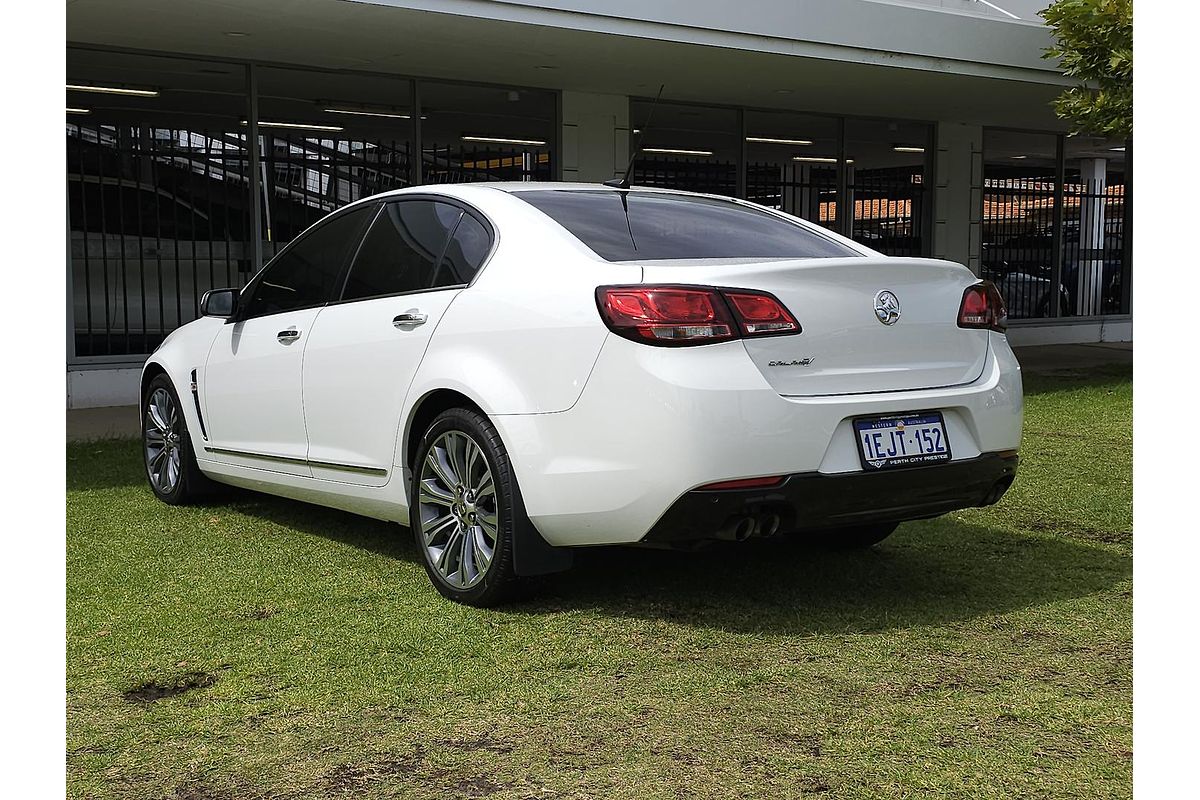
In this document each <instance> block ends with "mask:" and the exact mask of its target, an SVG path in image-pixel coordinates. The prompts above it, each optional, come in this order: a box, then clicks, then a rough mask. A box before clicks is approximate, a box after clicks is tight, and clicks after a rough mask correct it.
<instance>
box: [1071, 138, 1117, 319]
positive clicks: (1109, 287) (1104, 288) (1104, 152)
mask: <svg viewBox="0 0 1200 800" xmlns="http://www.w3.org/2000/svg"><path fill="white" fill-rule="evenodd" d="M1063 149H1064V151H1065V152H1064V156H1065V172H1064V180H1063V232H1062V247H1063V264H1062V284H1063V288H1064V290H1065V292H1066V307H1067V308H1066V311H1067V313H1068V314H1072V315H1081V316H1096V315H1099V314H1121V313H1127V312H1128V308H1127V307H1126V306H1125V305H1124V301H1123V291H1122V289H1123V287H1122V283H1123V282H1124V281H1125V278H1126V274H1127V273H1126V268H1125V255H1126V249H1125V220H1126V217H1125V143H1124V142H1123V141H1121V140H1119V139H1108V138H1105V137H1102V136H1087V135H1079V136H1068V137H1067V138H1066V140H1065V142H1064V145H1063Z"/></svg>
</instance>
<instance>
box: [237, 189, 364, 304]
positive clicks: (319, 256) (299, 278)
mask: <svg viewBox="0 0 1200 800" xmlns="http://www.w3.org/2000/svg"><path fill="white" fill-rule="evenodd" d="M373 213H375V206H373V205H368V206H360V207H359V208H356V209H354V210H352V211H347V212H345V213H342V214H336V215H334V216H332V217H329V218H328V219H326V220H323V221H322V222H321V223H320V224H318V225H317V226H316V227H315V228H313V229H312V230H311V231H309V232H308V233H307V234H305V235H304V238H302V239H300V240H298V241H296V242H295V243H293V244H292V245H291V246H289V247H288V248H287V249H286V250H284V251H283V252H282V253H280V254H279V256H278V257H276V258H275V259H273V260H272V261H271V263H270V264H268V265H267V266H266V268H265V269H264V270H263V272H262V274H261V275H260V276H259V278H258V282H257V284H256V285H255V287H254V289H253V290H252V294H251V296H250V302H249V305H248V306H247V308H246V317H247V318H249V317H263V316H266V315H268V314H278V313H280V312H283V311H293V310H295V309H298V308H311V307H312V306H318V305H321V304H322V303H325V302H328V300H329V299H330V294H331V293H332V292H333V284H334V282H335V281H336V280H337V277H338V275H339V274H340V273H341V271H342V267H343V266H344V265H345V263H346V259H347V258H348V257H349V255H350V251H351V248H352V247H353V246H354V245H356V244H358V241H359V237H360V236H361V235H362V229H363V226H364V225H366V224H367V220H368V219H369V218H370V217H371V215H372V214H373Z"/></svg>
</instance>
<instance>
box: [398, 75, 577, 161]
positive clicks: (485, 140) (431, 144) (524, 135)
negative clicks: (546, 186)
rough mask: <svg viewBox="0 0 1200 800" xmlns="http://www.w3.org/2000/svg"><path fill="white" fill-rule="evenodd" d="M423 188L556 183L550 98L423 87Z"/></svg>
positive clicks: (490, 89) (433, 84) (432, 84)
mask: <svg viewBox="0 0 1200 800" xmlns="http://www.w3.org/2000/svg"><path fill="white" fill-rule="evenodd" d="M420 91H421V118H422V119H421V176H422V178H421V179H422V182H423V183H468V182H472V181H549V180H554V176H555V168H554V163H553V158H552V155H553V152H554V150H553V143H554V140H555V137H556V130H555V125H556V115H557V111H556V107H557V100H556V98H555V94H554V93H553V92H547V91H540V90H534V89H515V88H505V87H496V86H471V85H467V84H459V83H441V82H437V81H421V83H420Z"/></svg>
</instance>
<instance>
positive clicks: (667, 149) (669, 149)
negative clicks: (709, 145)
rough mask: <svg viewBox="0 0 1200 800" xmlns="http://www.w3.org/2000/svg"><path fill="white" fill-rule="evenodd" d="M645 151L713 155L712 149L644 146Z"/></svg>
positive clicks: (677, 154) (681, 154)
mask: <svg viewBox="0 0 1200 800" xmlns="http://www.w3.org/2000/svg"><path fill="white" fill-rule="evenodd" d="M642 152H643V153H668V154H670V155H676V156H711V155H712V150H684V149H682V148H678V147H643V148H642Z"/></svg>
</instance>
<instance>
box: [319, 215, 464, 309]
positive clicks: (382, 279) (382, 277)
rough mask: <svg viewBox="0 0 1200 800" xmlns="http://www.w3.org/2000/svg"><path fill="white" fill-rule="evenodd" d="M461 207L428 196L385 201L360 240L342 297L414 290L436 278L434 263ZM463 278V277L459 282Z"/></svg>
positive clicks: (447, 283) (362, 296) (357, 297)
mask: <svg viewBox="0 0 1200 800" xmlns="http://www.w3.org/2000/svg"><path fill="white" fill-rule="evenodd" d="M462 216H463V212H462V209H460V208H458V207H456V206H452V205H450V204H449V203H437V202H434V201H432V200H404V201H400V202H394V203H388V204H386V205H385V206H384V207H383V211H381V212H380V214H379V216H378V217H377V218H376V219H375V222H374V224H373V225H371V230H370V231H369V232H368V233H367V236H366V238H365V239H364V240H363V244H362V247H361V248H359V251H358V255H357V256H356V257H355V259H354V266H353V267H351V269H350V275H349V276H348V277H347V279H346V288H345V290H344V291H343V292H342V299H343V300H361V299H363V298H366V297H380V296H383V295H391V294H401V293H403V292H417V291H421V290H422V289H428V288H430V287H433V286H435V285H450V283H454V282H450V281H446V282H440V281H439V275H438V274H435V273H442V272H444V271H445V270H442V269H438V262H439V260H440V259H441V258H442V253H443V252H444V251H445V250H446V241H447V239H448V238H449V237H450V232H451V231H453V230H454V228H455V227H456V226H457V225H458V223H459V219H460V218H461V217H462ZM462 282H463V283H465V281H462Z"/></svg>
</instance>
